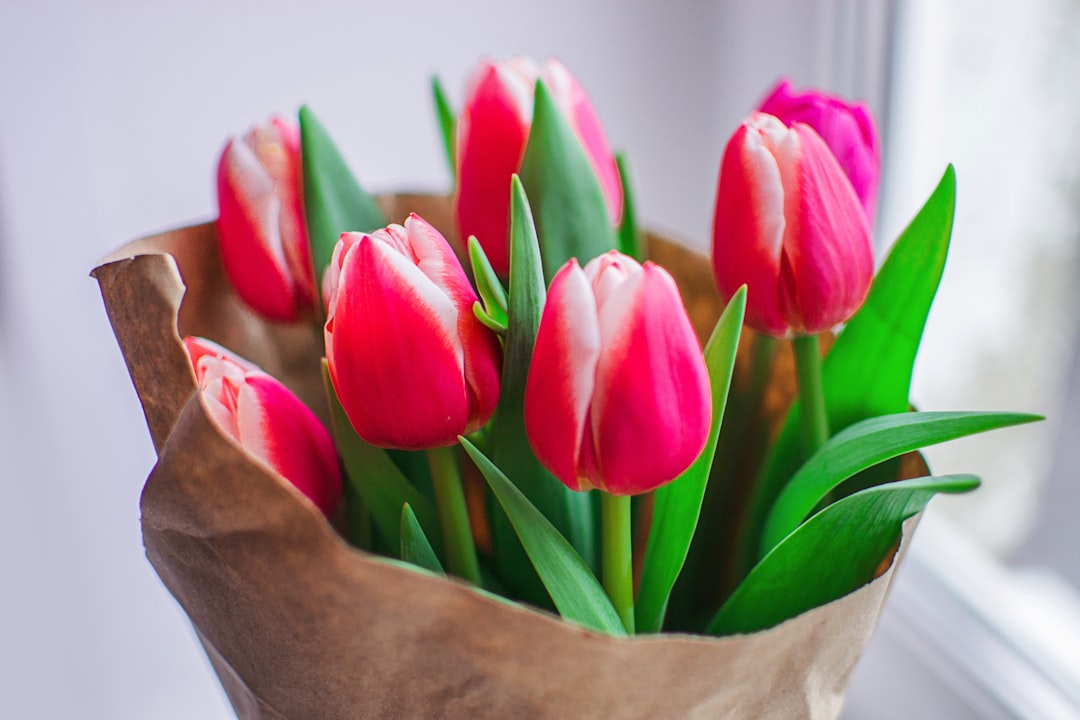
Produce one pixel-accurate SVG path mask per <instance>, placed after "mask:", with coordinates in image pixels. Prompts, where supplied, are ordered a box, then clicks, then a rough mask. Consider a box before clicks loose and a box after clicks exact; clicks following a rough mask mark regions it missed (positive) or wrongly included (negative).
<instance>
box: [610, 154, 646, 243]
mask: <svg viewBox="0 0 1080 720" xmlns="http://www.w3.org/2000/svg"><path fill="white" fill-rule="evenodd" d="M615 165H616V166H617V167H618V170H619V182H620V184H621V185H622V194H623V210H622V222H621V223H620V224H619V237H618V243H619V245H618V247H619V252H621V253H622V254H624V255H629V256H630V257H632V258H634V259H635V260H637V261H638V262H645V259H646V258H645V255H646V253H645V243H644V242H642V239H641V229H640V228H639V227H638V222H637V202H635V200H634V187H633V185H631V184H630V168H629V167H628V166H627V160H626V156H625V155H624V154H623V153H616V155H615Z"/></svg>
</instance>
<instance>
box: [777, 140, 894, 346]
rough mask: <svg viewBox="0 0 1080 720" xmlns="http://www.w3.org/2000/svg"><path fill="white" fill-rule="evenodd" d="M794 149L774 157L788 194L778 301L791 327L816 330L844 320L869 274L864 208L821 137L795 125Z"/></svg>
mask: <svg viewBox="0 0 1080 720" xmlns="http://www.w3.org/2000/svg"><path fill="white" fill-rule="evenodd" d="M790 137H791V138H792V139H793V140H794V139H796V138H797V141H798V144H799V149H798V150H797V151H796V152H795V153H793V154H792V155H790V156H788V155H785V156H783V157H780V156H778V162H779V163H780V168H781V173H782V175H783V176H784V187H785V189H786V190H787V192H788V195H787V197H788V207H787V208H786V209H785V214H786V216H787V218H788V225H787V228H786V229H785V234H784V250H783V256H784V257H783V266H784V271H783V279H782V281H781V284H780V302H781V306H782V307H783V310H784V313H785V315H786V316H787V318H788V322H789V324H790V326H791V327H792V329H793V330H795V331H796V332H798V333H800V334H815V333H819V332H822V331H825V330H828V329H829V328H831V327H832V326H834V325H836V324H837V323H841V322H845V321H846V320H848V319H849V318H850V317H851V316H852V315H853V314H854V313H855V311H856V310H858V309H859V307H860V306H861V305H862V303H863V301H864V300H865V299H866V294H867V292H869V289H870V280H871V278H872V276H873V272H874V256H873V250H872V249H871V242H870V229H869V226H868V224H867V220H866V213H865V211H864V209H863V206H862V203H861V202H860V201H859V198H858V196H857V195H856V194H855V190H854V189H853V188H852V186H851V182H850V181H849V180H848V178H847V175H846V174H845V173H844V171H843V169H842V168H841V167H840V165H839V163H838V162H837V160H836V158H835V156H834V155H833V154H832V152H831V151H830V150H829V148H828V146H827V145H826V144H825V142H824V140H822V139H821V137H820V136H818V135H817V133H816V132H814V130H813V129H811V128H810V127H809V126H807V125H803V124H802V123H795V124H794V125H793V126H792V129H791V134H790Z"/></svg>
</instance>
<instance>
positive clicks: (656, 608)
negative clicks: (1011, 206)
mask: <svg viewBox="0 0 1080 720" xmlns="http://www.w3.org/2000/svg"><path fill="white" fill-rule="evenodd" d="M434 96H435V101H436V108H437V111H438V118H439V126H440V128H441V130H442V134H443V138H444V140H445V150H446V155H447V159H448V161H449V165H450V167H451V169H452V171H453V177H454V179H455V183H454V188H453V192H452V194H451V196H450V197H449V198H438V197H424V196H410V195H399V196H383V197H380V198H376V197H373V196H371V195H369V194H367V193H366V192H365V191H364V190H363V189H362V187H361V186H360V184H359V183H358V182H357V180H356V178H355V177H354V176H353V175H352V173H351V172H350V170H349V169H348V167H347V166H346V164H345V162H344V161H343V159H342V158H341V156H340V154H339V153H338V151H337V149H336V147H335V145H334V143H333V141H332V140H331V139H330V136H329V134H328V133H327V131H326V129H325V128H324V127H323V126H322V125H321V123H320V122H319V121H318V120H317V118H316V117H315V116H314V115H313V114H312V112H311V111H310V110H309V109H308V108H303V109H301V111H300V113H299V120H298V122H293V121H291V120H286V119H283V118H275V119H273V120H272V121H270V122H269V123H267V124H266V125H263V126H260V127H257V128H255V129H254V130H252V131H251V132H250V133H248V134H247V135H246V136H243V137H238V138H234V139H232V140H230V141H229V142H228V143H227V145H226V146H225V149H224V151H223V152H222V155H221V158H220V161H219V165H218V174H217V187H218V201H219V216H218V218H217V220H216V222H215V223H211V224H206V225H202V226H196V227H192V228H185V229H183V230H179V231H173V232H171V233H165V234H163V235H159V236H155V237H152V238H148V239H145V240H142V241H137V242H136V243H135V244H134V245H132V246H128V247H126V248H124V249H122V250H121V251H120V252H118V253H117V254H116V255H115V256H113V257H112V258H110V259H109V261H108V262H106V263H105V264H103V265H101V266H100V267H98V268H97V269H96V270H95V276H96V277H97V278H98V280H99V282H100V283H101V286H102V291H103V295H104V297H105V301H106V306H107V308H108V310H109V313H110V318H111V320H112V322H113V326H114V329H115V331H116V334H117V338H118V340H119V342H120V345H121V347H122V349H123V351H124V354H125V357H126V359H127V362H128V366H129V369H130V371H131V375H132V378H133V381H134V382H135V385H136V388H137V390H138V392H139V395H140V398H141V400H142V402H143V407H144V410H145V412H146V416H147V421H148V424H149V426H150V431H151V435H152V436H153V439H154V442H155V446H156V448H157V450H158V455H159V461H158V464H157V466H156V467H155V469H154V472H153V473H152V475H151V477H150V479H149V480H148V481H147V486H146V489H145V490H144V494H143V499H142V509H143V532H144V539H145V542H146V547H147V552H148V555H149V557H150V560H151V562H152V563H153V564H154V566H155V568H156V569H157V570H158V572H159V574H160V575H161V577H162V579H163V580H164V581H165V583H166V585H167V586H168V587H169V589H170V590H171V591H172V592H173V594H174V595H176V597H177V598H178V600H179V601H180V602H181V604H182V605H183V606H184V608H185V610H186V611H187V612H188V614H189V615H190V616H191V618H192V620H193V622H194V624H195V626H196V628H197V630H198V632H199V636H200V639H201V640H202V641H203V643H204V646H205V647H206V649H207V653H208V655H209V656H210V659H211V661H212V662H213V664H214V666H215V668H216V669H217V671H218V674H219V675H220V677H221V679H222V682H223V684H224V685H225V687H226V690H227V691H228V693H229V696H230V699H231V700H232V702H233V704H234V706H235V708H236V710H237V712H238V714H240V715H241V716H243V717H356V716H363V717H684V716H695V717H697V716H709V717H714V716H724V717H735V716H739V717H742V716H746V717H764V716H777V717H793V716H803V715H805V716H808V717H810V716H812V717H829V716H833V715H835V714H836V713H837V712H838V709H839V703H840V698H841V695H842V691H843V686H844V683H845V682H846V680H847V677H848V675H849V674H850V672H851V669H852V666H853V664H854V662H855V660H856V659H857V657H858V653H859V651H860V650H861V647H862V645H863V644H864V643H865V641H866V639H867V637H868V634H869V632H870V630H871V629H872V627H873V622H874V619H875V617H876V614H877V612H878V610H879V608H880V604H881V602H882V600H883V598H884V593H885V590H886V588H887V585H888V582H889V580H890V578H891V572H892V567H893V563H894V558H895V557H896V556H897V554H898V548H899V547H900V545H901V540H902V539H903V538H904V537H905V530H907V531H910V530H911V529H912V528H913V524H912V522H913V521H912V522H909V520H912V518H914V517H915V516H917V514H918V513H919V512H920V511H921V510H922V508H923V507H924V506H925V505H926V503H927V502H928V501H929V500H930V498H931V497H932V496H933V495H935V494H936V493H940V492H950V493H956V492H965V491H968V490H971V489H973V488H974V487H976V485H977V484H978V481H977V479H975V478H974V477H971V476H967V475H954V476H940V477H935V476H931V475H929V473H928V472H927V470H926V467H925V465H924V464H923V463H922V462H921V459H920V457H919V456H918V455H917V453H915V452H914V451H916V450H917V449H918V448H921V447H924V446H926V445H930V444H934V443H938V442H942V441H945V440H949V439H953V438H957V437H961V436H964V435H968V434H971V433H976V432H981V431H985V430H990V429H994V428H999V427H1004V426H1007V425H1013V424H1018V423H1023V422H1028V421H1031V420H1034V419H1036V418H1035V417H1034V416H1030V415H1022V414H1016V413H963V412H913V411H911V409H910V406H909V403H908V392H909V385H910V379H911V369H912V365H913V362H914V358H915V354H916V351H917V349H918V345H919V339H920V337H921V333H922V328H923V325H924V323H925V320H926V316H927V313H928V311H929V308H930V303H931V301H932V300H933V297H934V294H935V292H936V289H937V285H938V281H939V280H940V277H941V272H942V268H943V266H944V262H945V256H946V252H947V249H948V242H949V235H950V232H951V224H952V209H953V191H954V186H953V174H952V170H951V169H949V170H948V171H947V172H946V173H945V176H944V177H943V179H942V181H941V184H940V185H939V186H938V188H937V189H936V190H935V192H934V194H933V195H932V197H931V198H930V200H929V201H928V202H927V204H926V206H925V207H924V208H923V210H922V211H921V212H920V213H919V214H918V216H917V217H916V218H915V219H914V220H913V222H912V223H911V225H910V226H909V227H908V228H907V229H906V230H905V231H904V233H903V234H902V235H901V237H900V238H899V239H898V240H897V241H896V243H895V245H894V246H893V248H892V250H891V252H890V253H889V255H888V257H887V258H886V259H885V260H884V262H883V263H882V265H881V266H880V268H879V269H878V271H877V274H876V276H875V273H874V257H873V252H872V244H871V232H870V228H871V225H872V219H873V213H874V207H875V202H876V193H877V178H878V156H879V151H878V146H877V137H876V131H875V128H874V124H873V121H872V119H871V117H870V115H869V113H868V111H867V110H866V108H865V107H864V106H863V105H861V104H851V103H847V102H845V101H843V100H841V99H838V98H834V97H831V96H828V95H825V94H823V93H819V92H804V93H800V92H796V91H794V90H793V89H792V87H791V86H790V84H789V83H787V82H786V81H784V82H781V83H780V84H779V85H777V87H776V88H775V89H774V90H773V91H772V92H771V94H769V95H768V97H767V98H766V99H765V100H764V101H763V103H762V104H761V106H760V108H759V109H758V110H757V111H755V112H753V113H752V114H751V115H750V116H749V118H748V119H747V120H746V121H745V122H744V123H743V124H742V125H741V126H740V127H739V128H738V129H736V131H735V132H734V134H733V135H732V136H731V139H730V141H729V142H728V145H727V148H726V150H725V152H724V155H723V158H722V160H721V161H720V174H719V183H718V188H717V195H716V205H715V211H714V213H715V214H714V229H713V251H712V262H711V267H710V264H709V263H708V261H707V260H706V259H705V258H698V257H697V256H695V255H694V254H693V253H690V252H689V251H686V250H682V249H680V248H678V247H677V246H675V245H673V244H671V243H670V242H668V241H666V240H665V239H663V238H660V237H657V236H655V235H652V234H650V233H648V232H645V231H643V230H642V229H641V228H640V227H639V225H638V223H637V220H636V217H635V203H634V199H633V195H632V192H631V184H630V182H629V175H628V171H627V164H626V162H625V161H624V159H623V158H622V157H621V156H616V155H615V154H614V153H613V152H612V151H611V148H610V145H609V143H608V140H607V138H606V135H605V133H604V130H603V127H602V126H601V124H600V121H599V118H598V116H597V114H596V112H595V111H594V109H593V108H592V106H591V104H590V102H589V100H588V98H587V96H586V94H585V92H584V90H583V89H582V87H581V85H580V84H579V83H578V82H577V80H576V79H575V78H574V77H573V76H572V75H571V74H570V72H569V71H568V70H567V69H566V67H565V66H563V65H562V64H561V63H559V62H557V61H554V60H549V61H547V62H546V63H544V64H543V65H539V64H537V63H534V62H532V61H530V60H526V59H521V58H517V59H513V60H510V61H507V62H501V63H497V62H484V63H482V64H481V66H480V67H479V68H478V70H477V71H476V73H475V75H474V76H473V78H472V81H471V83H470V85H469V87H468V90H467V93H466V100H465V103H464V108H463V110H462V111H461V112H460V113H459V114H458V113H455V112H454V111H453V110H452V108H451V106H450V103H449V102H448V101H447V99H446V95H445V93H444V92H443V90H442V88H441V86H440V84H439V83H438V81H436V82H435V83H434ZM394 221H398V222H400V223H401V224H397V222H394ZM185 286H186V291H185V289H184V288H185ZM744 324H745V327H744ZM823 349H824V350H826V351H827V352H825V353H824V355H823V352H822V351H823ZM447 576H452V577H447ZM530 607H531V608H532V609H529V608H530ZM537 609H539V610H540V612H537V611H536V610H537ZM551 613H557V614H558V616H561V620H557V619H555V618H554V617H553V616H552V615H551ZM631 635H650V636H652V637H651V639H648V640H646V639H636V640H631V639H629V638H628V637H627V636H631Z"/></svg>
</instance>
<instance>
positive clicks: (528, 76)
mask: <svg viewBox="0 0 1080 720" xmlns="http://www.w3.org/2000/svg"><path fill="white" fill-rule="evenodd" d="M538 78H539V79H542V80H543V81H544V82H545V83H546V84H547V86H548V89H549V90H550V91H551V94H552V96H553V97H554V98H555V102H556V104H557V105H558V107H559V109H560V110H561V111H562V113H563V114H564V115H565V116H566V118H567V120H568V121H569V122H570V125H571V127H573V128H574V130H575V132H576V133H577V136H578V139H580V140H581V143H582V145H583V146H584V147H585V151H586V154H587V155H588V156H589V159H590V160H591V161H592V166H593V170H594V171H595V172H596V176H597V178H598V179H599V181H600V186H601V188H602V189H603V191H604V197H605V198H606V199H607V202H608V209H609V210H610V213H611V222H612V224H618V222H619V220H620V218H621V217H622V203H623V197H622V183H621V181H620V180H619V171H618V167H617V166H616V164H615V156H614V154H613V153H612V151H611V146H610V145H609V144H608V140H607V135H606V134H605V133H604V128H603V127H602V126H601V125H600V119H599V117H597V115H596V111H595V110H594V109H593V106H592V103H591V102H590V101H589V98H588V96H587V95H586V94H585V89H584V88H582V87H581V84H580V83H578V81H577V79H576V78H574V76H573V75H571V74H570V71H569V70H568V69H567V68H566V66H565V65H563V64H562V63H561V62H559V61H558V60H555V59H548V60H547V61H546V62H545V63H544V65H543V67H540V66H539V65H538V64H537V63H536V62H535V61H533V60H531V59H529V58H522V57H517V58H513V59H511V60H507V61H505V62H502V63H496V62H493V61H491V60H486V61H484V62H482V63H481V64H480V67H479V68H477V70H476V72H475V73H474V74H473V76H472V79H471V81H470V83H469V89H468V93H467V98H466V102H465V108H464V110H463V111H462V113H461V117H460V119H459V121H458V132H457V154H456V157H457V175H458V182H457V194H456V196H455V199H454V209H455V214H456V218H457V225H458V231H459V232H460V235H461V237H463V238H466V237H468V236H470V235H475V236H476V239H477V240H479V241H480V245H481V247H483V248H484V252H485V253H486V254H487V257H488V260H490V261H491V265H492V267H494V268H495V271H496V272H497V273H499V274H500V275H502V276H504V277H505V276H506V274H507V273H508V271H509V268H510V248H509V228H510V176H511V175H513V174H514V173H516V172H518V171H519V170H520V169H521V162H522V160H523V158H524V155H525V146H526V144H527V142H528V139H529V128H530V126H531V125H532V117H533V89H534V87H535V85H536V81H537V79H538Z"/></svg>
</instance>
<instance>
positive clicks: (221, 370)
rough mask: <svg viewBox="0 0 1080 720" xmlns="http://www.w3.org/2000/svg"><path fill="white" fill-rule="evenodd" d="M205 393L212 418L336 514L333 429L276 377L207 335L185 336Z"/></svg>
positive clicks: (337, 495) (337, 489)
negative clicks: (208, 338)
mask: <svg viewBox="0 0 1080 720" xmlns="http://www.w3.org/2000/svg"><path fill="white" fill-rule="evenodd" d="M184 346H185V347H186V348H187V351H188V356H189V357H190V358H191V365H192V368H193V369H194V371H195V380H196V382H197V384H198V388H199V399H200V400H201V401H202V405H203V408H204V409H205V410H206V414H207V415H208V416H209V417H210V420H211V421H212V422H213V423H214V425H215V426H217V428H218V429H219V430H220V431H221V432H222V434H224V435H225V436H226V437H228V438H230V439H231V440H233V441H235V442H236V443H237V444H238V445H240V447H241V448H243V449H244V451H245V452H247V453H248V454H249V455H251V456H252V457H254V458H255V459H257V460H258V461H260V462H261V463H263V464H265V465H266V466H268V467H269V468H270V469H272V470H274V471H275V472H277V473H278V474H279V475H281V476H282V477H283V478H285V479H286V480H288V481H289V482H290V483H292V485H294V486H295V487H296V489H298V490H299V491H300V492H301V493H303V494H304V495H305V496H306V497H307V498H308V499H309V500H311V502H313V503H314V504H315V506H316V507H318V508H319V510H321V511H322V512H323V514H324V515H327V516H330V515H332V514H333V512H334V510H335V509H336V508H337V506H338V503H339V502H340V500H341V469H340V466H339V464H338V457H337V451H336V450H335V449H334V441H333V440H332V439H331V437H330V433H329V432H327V430H326V428H325V427H323V425H322V423H321V422H319V419H318V418H317V417H315V414H314V413H313V412H311V410H310V409H309V408H308V407H307V406H306V405H304V403H303V402H302V401H301V400H300V399H299V398H298V397H296V395H294V394H293V393H292V392H291V391H290V390H289V389H288V388H286V387H285V386H284V385H282V384H281V382H279V381H278V380H277V379H276V378H274V377H273V376H271V375H268V374H267V373H265V372H263V371H262V370H260V369H259V368H258V367H257V366H255V365H253V364H252V363H250V362H248V361H247V360H245V359H243V358H241V357H239V356H238V355H235V354H234V353H231V352H229V351H228V350H226V349H225V348H223V347H221V346H220V345H218V344H217V343H214V342H211V341H210V340H206V339H205V338H198V337H187V338H184Z"/></svg>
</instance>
